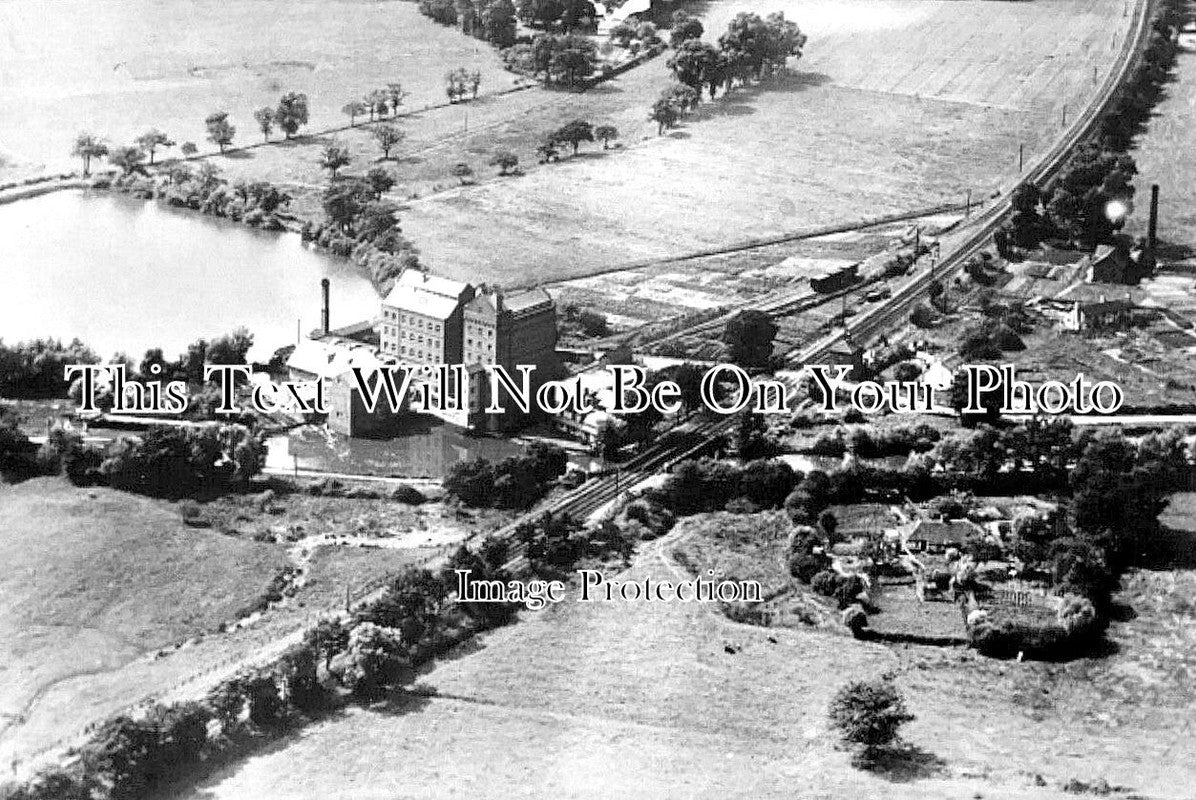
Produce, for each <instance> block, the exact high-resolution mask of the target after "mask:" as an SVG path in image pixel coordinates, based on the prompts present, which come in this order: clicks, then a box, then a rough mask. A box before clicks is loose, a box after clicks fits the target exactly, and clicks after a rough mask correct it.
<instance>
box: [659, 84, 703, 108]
mask: <svg viewBox="0 0 1196 800" xmlns="http://www.w3.org/2000/svg"><path fill="white" fill-rule="evenodd" d="M660 99H661V100H663V101H665V102H666V103H669V104H670V105H672V106H673V108H675V109H677V112H678V113H679V114H688V113H689V112H690V110H691V109H694V108H697V107H698V101H699V100H700V99H701V95H700V94H698V90H697V89H695V88H694V87H692V86H686V85H685V84H684V83H674V84H673V85H671V86H669V87H668V88H666V89H665V90H664V92H662V93H661V96H660Z"/></svg>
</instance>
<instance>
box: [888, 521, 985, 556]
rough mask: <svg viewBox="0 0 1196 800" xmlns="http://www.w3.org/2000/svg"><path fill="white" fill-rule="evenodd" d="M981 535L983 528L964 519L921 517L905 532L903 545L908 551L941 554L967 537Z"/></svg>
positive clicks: (963, 541) (959, 544)
mask: <svg viewBox="0 0 1196 800" xmlns="http://www.w3.org/2000/svg"><path fill="white" fill-rule="evenodd" d="M983 535H984V529H983V528H981V527H980V526H979V525H977V524H976V523H974V522H971V521H969V520H966V519H953V520H941V521H940V520H929V519H921V520H918V521H917V522H915V523H914V524H913V526H912V527H911V528H910V529H909V530H908V532H906V534H905V537H904V546H905V549H906V550H907V551H909V552H910V553H929V554H941V553H945V552H947V551H948V550H950V549H951V548H955V549H957V550H958V549H960V548H962V547H963V545H964V543H965V542H967V541H968V539H971V538H972V537H975V536H983Z"/></svg>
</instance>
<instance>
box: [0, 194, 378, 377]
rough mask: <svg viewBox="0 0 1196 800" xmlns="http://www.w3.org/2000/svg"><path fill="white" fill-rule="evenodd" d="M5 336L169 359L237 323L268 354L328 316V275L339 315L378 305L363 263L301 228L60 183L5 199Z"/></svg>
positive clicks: (360, 313) (353, 317)
mask: <svg viewBox="0 0 1196 800" xmlns="http://www.w3.org/2000/svg"><path fill="white" fill-rule="evenodd" d="M0 276H2V279H3V285H4V290H3V291H0V337H3V339H4V341H6V342H9V343H13V342H16V341H18V340H21V339H30V338H35V337H47V336H53V337H58V338H62V339H70V338H72V337H78V338H79V339H81V340H83V341H84V342H85V343H86V344H88V345H90V346H91V347H92V348H93V349H95V350H96V351H97V352H99V353H100V354H101V355H102V356H104V357H108V356H110V355H112V354H113V353H114V352H116V351H118V350H122V351H125V352H127V353H128V354H129V355H131V356H132V357H133V359H134V361H138V360H140V357H141V355H142V354H143V353H144V352H145V350H146V349H147V348H150V347H161V348H163V350H164V351H165V353H166V356H167V357H168V358H173V357H174V356H175V355H177V354H178V353H181V352H183V351H184V350H185V349H186V347H187V345H188V344H189V343H190V342H193V341H194V340H195V339H197V338H200V337H204V338H207V339H211V338H212V337H215V336H219V335H221V334H223V333H228V332H229V331H231V330H233V329H234V328H236V327H238V326H241V325H243V326H245V327H247V328H248V329H249V330H250V332H252V333H253V334H254V337H255V343H254V349H253V350H252V351H251V353H250V357H251V358H254V359H258V360H266V359H268V358H269V357H270V354H271V353H272V352H273V351H274V350H275V349H276V348H278V347H281V346H283V345H288V344H294V343H295V341H296V335H297V331H299V332H301V333H302V335H307V333H308V332H310V331H311V330H312V329H313V328H316V327H318V326H319V324H320V279H321V278H325V277H327V278H328V279H329V280H330V281H331V282H332V289H331V295H332V300H331V304H330V305H331V309H332V324H333V326H334V327H335V326H340V325H347V324H349V323H351V322H356V321H358V320H361V319H365V318H368V317H373V316H375V315H376V314H377V313H378V296H377V293H376V292H375V291H374V288H373V286H372V285H371V284H370V282H369V281H368V280H367V279H366V278H365V277H364V276H363V275H362V274H361V273H360V272H358V270H357V268H356V267H355V266H354V265H353V264H351V263H349V262H347V261H344V260H341V259H336V258H333V257H331V256H327V255H325V254H323V253H318V252H315V251H313V250H310V249H309V248H308V247H307V246H306V245H304V244H303V242H302V241H301V240H300V238H299V236H298V235H297V234H293V233H270V232H266V231H258V230H255V229H253V228H250V227H248V226H245V225H241V224H238V223H234V222H230V221H228V220H219V219H213V218H211V217H205V216H201V215H199V214H198V213H196V212H193V211H184V210H180V209H174V208H170V207H168V206H165V205H161V204H159V203H156V202H150V201H145V200H136V199H133V198H130V197H125V196H123V195H115V194H108V193H106V192H90V191H63V192H56V193H53V194H47V195H43V196H41V197H35V198H32V199H29V200H22V201H19V202H16V203H10V204H8V205H0Z"/></svg>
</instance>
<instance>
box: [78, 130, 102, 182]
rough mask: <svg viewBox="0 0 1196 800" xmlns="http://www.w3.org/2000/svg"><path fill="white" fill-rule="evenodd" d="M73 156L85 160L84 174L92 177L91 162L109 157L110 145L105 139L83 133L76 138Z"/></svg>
mask: <svg viewBox="0 0 1196 800" xmlns="http://www.w3.org/2000/svg"><path fill="white" fill-rule="evenodd" d="M71 155H74V156H78V157H79V158H81V159H83V174H84V175H90V174H91V160H92V159H93V158H103V157H104V156H106V155H108V145H107V144H106V143H105V142H104V140H103V139H100V138H98V137H96V136H93V135H91V134H90V133H81V134H79V135H78V136H76V137H75V147H74V149H72V150H71Z"/></svg>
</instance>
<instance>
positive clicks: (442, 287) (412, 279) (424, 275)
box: [387, 269, 470, 298]
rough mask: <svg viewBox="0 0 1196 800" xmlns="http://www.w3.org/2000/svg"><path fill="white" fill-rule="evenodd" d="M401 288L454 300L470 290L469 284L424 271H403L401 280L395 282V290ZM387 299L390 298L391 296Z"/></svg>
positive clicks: (392, 291) (400, 276)
mask: <svg viewBox="0 0 1196 800" xmlns="http://www.w3.org/2000/svg"><path fill="white" fill-rule="evenodd" d="M401 286H407V287H411V288H416V289H420V290H421V291H425V292H432V293H433V294H439V295H444V296H445V297H452V298H457V297H460V296H461V293H462V292H464V291H465V290H466V289H468V288H470V287H469V284H468V283H464V282H462V281H455V280H453V279H452V278H445V277H443V276H441V275H433V274H432V273H430V272H424V271H423V270H422V269H405V270H403V273H402V274H401V275H399V279H398V280H397V281H395V289H398V288H399V287H401ZM393 293H394V289H392V290H391V294H393ZM387 297H388V298H389V295H388V296H387Z"/></svg>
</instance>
